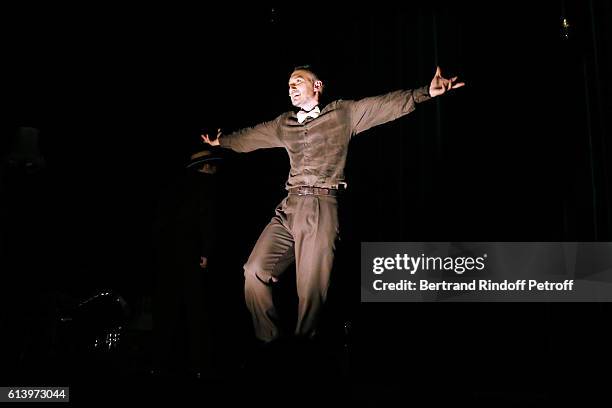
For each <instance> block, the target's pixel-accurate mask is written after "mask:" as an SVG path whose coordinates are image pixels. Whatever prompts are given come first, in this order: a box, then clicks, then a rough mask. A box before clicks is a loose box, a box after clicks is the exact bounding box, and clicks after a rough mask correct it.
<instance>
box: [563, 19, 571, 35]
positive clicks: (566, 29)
mask: <svg viewBox="0 0 612 408" xmlns="http://www.w3.org/2000/svg"><path fill="white" fill-rule="evenodd" d="M569 36H570V23H569V20H568V19H567V18H566V17H562V18H561V38H562V39H563V40H569Z"/></svg>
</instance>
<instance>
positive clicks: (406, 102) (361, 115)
mask: <svg viewBox="0 0 612 408" xmlns="http://www.w3.org/2000/svg"><path fill="white" fill-rule="evenodd" d="M464 85H465V83H463V82H457V77H454V78H451V79H446V78H444V77H443V76H442V71H441V70H440V67H437V68H436V74H435V75H434V78H433V79H432V81H431V84H430V85H429V86H423V87H420V88H415V89H407V90H402V91H395V92H390V93H387V94H384V95H380V96H373V97H369V98H364V99H361V100H358V101H350V102H349V106H350V114H351V125H352V134H354V135H355V134H358V133H361V132H363V131H365V130H368V129H370V128H372V127H374V126H378V125H381V124H383V123H386V122H390V121H392V120H395V119H398V118H400V117H402V116H404V115H407V114H409V113H410V112H412V111H413V110H414V109H415V107H416V105H417V104H418V103H421V102H425V101H426V100H428V99H430V98H432V97H435V96H440V95H442V94H444V93H446V92H448V91H450V90H451V89H456V88H460V87H462V86H464Z"/></svg>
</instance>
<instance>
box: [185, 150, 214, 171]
mask: <svg viewBox="0 0 612 408" xmlns="http://www.w3.org/2000/svg"><path fill="white" fill-rule="evenodd" d="M222 160H223V156H222V155H221V154H220V152H219V151H218V150H212V149H204V150H200V151H198V152H195V153H193V154H192V155H191V156H190V157H189V162H188V163H187V165H186V166H185V167H186V168H188V169H189V168H192V167H195V166H200V165H202V164H204V163H209V162H216V163H218V162H221V161H222Z"/></svg>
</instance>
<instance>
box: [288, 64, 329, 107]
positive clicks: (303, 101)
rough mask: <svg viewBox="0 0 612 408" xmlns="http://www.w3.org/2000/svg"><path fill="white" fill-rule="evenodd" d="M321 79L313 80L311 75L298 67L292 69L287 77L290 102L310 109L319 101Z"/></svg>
mask: <svg viewBox="0 0 612 408" xmlns="http://www.w3.org/2000/svg"><path fill="white" fill-rule="evenodd" d="M320 84H321V81H315V80H314V77H313V75H312V74H311V73H310V72H308V71H306V70H302V69H299V70H297V71H293V73H292V74H291V77H290V78H289V98H291V104H292V105H293V106H296V107H298V108H307V109H312V108H313V107H314V106H315V105H317V103H318V102H319V92H318V89H320V86H321V85H320Z"/></svg>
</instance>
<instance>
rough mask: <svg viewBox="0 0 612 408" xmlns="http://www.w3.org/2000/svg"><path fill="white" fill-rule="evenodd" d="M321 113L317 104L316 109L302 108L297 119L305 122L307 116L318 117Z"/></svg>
mask: <svg viewBox="0 0 612 408" xmlns="http://www.w3.org/2000/svg"><path fill="white" fill-rule="evenodd" d="M320 113H321V111H320V110H319V107H318V106H315V107H314V109H311V110H310V112H306V111H303V110H301V111H299V112H298V113H297V120H298V122H300V123H303V122H304V121H305V120H306V118H307V117H311V118H313V119H316V118H318V117H319V114H320Z"/></svg>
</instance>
